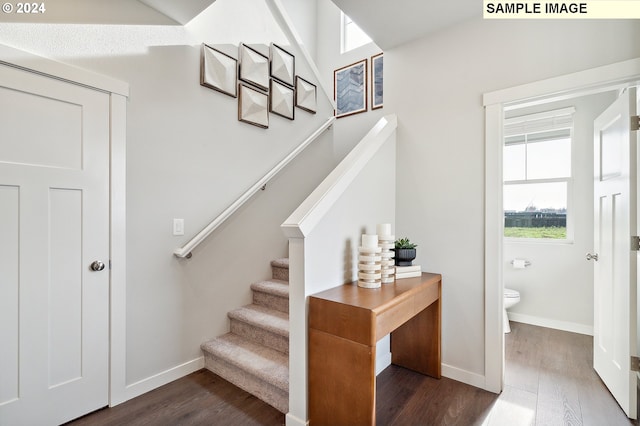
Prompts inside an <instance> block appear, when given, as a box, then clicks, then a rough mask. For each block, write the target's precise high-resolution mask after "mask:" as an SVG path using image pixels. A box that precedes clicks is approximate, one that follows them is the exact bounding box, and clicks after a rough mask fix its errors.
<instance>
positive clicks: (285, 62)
mask: <svg viewBox="0 0 640 426" xmlns="http://www.w3.org/2000/svg"><path fill="white" fill-rule="evenodd" d="M269 53H270V56H271V58H270V61H269V63H270V70H271V77H273V78H275V79H276V80H278V81H280V82H281V83H284V84H286V85H288V86H290V87H293V83H294V78H295V75H296V58H295V56H293V55H292V54H291V53H289V52H287V51H286V50H284V49H283V48H282V47H280V46H278V45H277V44H275V43H271V48H270V49H269Z"/></svg>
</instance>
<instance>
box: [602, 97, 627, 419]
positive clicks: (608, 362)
mask: <svg viewBox="0 0 640 426" xmlns="http://www.w3.org/2000/svg"><path fill="white" fill-rule="evenodd" d="M635 104H636V93H635V89H630V90H627V91H625V93H623V94H622V95H621V96H620V97H619V98H618V99H617V100H616V101H615V102H614V103H613V104H612V105H611V106H609V107H608V108H607V109H606V110H605V111H604V112H603V113H602V114H601V115H600V116H599V117H598V118H597V119H596V120H595V121H594V159H595V161H594V165H595V170H594V208H595V217H594V221H595V223H594V226H595V229H594V245H595V247H594V249H595V251H596V253H597V255H598V257H597V260H596V261H595V262H594V340H593V351H594V353H593V366H594V368H595V370H596V371H597V373H598V374H599V375H600V377H601V378H602V380H603V382H604V383H605V384H606V385H607V387H608V388H609V390H610V391H611V393H612V394H613V396H614V397H615V399H616V400H617V401H618V403H619V404H620V406H621V407H622V409H623V410H624V412H625V413H626V414H627V416H629V417H630V418H633V419H635V418H636V417H637V413H636V411H637V409H636V398H637V396H636V395H637V392H636V375H635V373H633V372H632V371H631V370H630V357H631V355H635V354H636V340H637V338H636V256H637V254H636V252H635V251H632V249H631V236H632V235H637V234H636V232H637V231H636V198H637V197H636V161H637V160H636V143H635V138H636V136H635V132H631V130H630V120H631V115H635V109H636V108H635Z"/></svg>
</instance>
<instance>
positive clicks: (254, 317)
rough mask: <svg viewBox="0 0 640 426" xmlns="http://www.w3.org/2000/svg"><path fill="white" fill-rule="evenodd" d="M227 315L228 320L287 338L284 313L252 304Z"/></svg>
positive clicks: (286, 315) (286, 318) (287, 324)
mask: <svg viewBox="0 0 640 426" xmlns="http://www.w3.org/2000/svg"><path fill="white" fill-rule="evenodd" d="M227 315H228V316H229V318H230V319H234V320H237V321H242V322H245V323H247V324H251V325H253V326H255V327H259V328H261V329H264V330H267V331H270V332H271V333H274V334H277V335H280V336H283V337H287V338H288V337H289V315H288V314H286V313H284V312H280V311H276V310H274V309H270V308H266V307H264V306H259V305H254V304H252V305H247V306H243V307H241V308H238V309H234V310H233V311H229V312H228V314H227Z"/></svg>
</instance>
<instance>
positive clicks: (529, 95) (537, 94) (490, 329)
mask: <svg viewBox="0 0 640 426" xmlns="http://www.w3.org/2000/svg"><path fill="white" fill-rule="evenodd" d="M638 83H640V58H635V59H630V60H627V61H623V62H617V63H614V64H610V65H605V66H601V67H596V68H591V69H588V70H585V71H579V72H576V73H572V74H565V75H561V76H558V77H553V78H549V79H545V80H540V81H536V82H533V83H528V84H524V85H521V86H515V87H510V88H507V89H502V90H497V91H494V92H488V93H485V94H484V95H483V105H484V107H485V245H484V249H485V274H484V275H485V276H484V280H485V281H484V282H485V301H484V302H485V303H484V309H485V324H484V326H485V358H484V359H485V372H484V373H485V374H484V378H485V385H484V388H485V389H486V390H488V391H491V392H495V393H500V392H501V391H502V389H503V386H504V332H503V328H502V327H503V324H502V316H503V298H504V297H503V293H502V289H503V282H502V265H503V260H502V256H503V254H502V248H503V237H502V236H503V227H504V220H503V208H502V142H501V141H502V126H503V117H504V112H505V111H508V110H509V109H510V108H512V107H514V106H515V105H517V106H518V107H522V106H528V105H538V104H541V103H546V102H551V101H559V100H563V99H569V98H573V97H576V96H583V95H589V94H595V93H600V92H604V91H610V90H616V89H618V90H621V89H623V88H625V87H628V86H630V85H633V84H638Z"/></svg>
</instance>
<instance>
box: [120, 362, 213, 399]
mask: <svg viewBox="0 0 640 426" xmlns="http://www.w3.org/2000/svg"><path fill="white" fill-rule="evenodd" d="M202 368H204V357H202V356H201V357H199V358H196V359H194V360H191V361H187V362H185V363H184V364H180V365H177V366H175V367H173V368H170V369H168V370H165V371H162V372H160V373H158V374H155V375H153V376H151V377H147V378H146V379H142V380H140V381H137V382H135V383H132V384H130V385H127V388H126V400H130V399H132V398H135V397H136V396H140V395H142V394H143V393H147V392H149V391H152V390H154V389H155V388H159V387H160V386H163V385H166V384H167V383H170V382H173V381H174V380H178V379H179V378H181V377H184V376H186V375H187V374H191V373H193V372H195V371H198V370H200V369H202ZM123 402H124V401H123Z"/></svg>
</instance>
